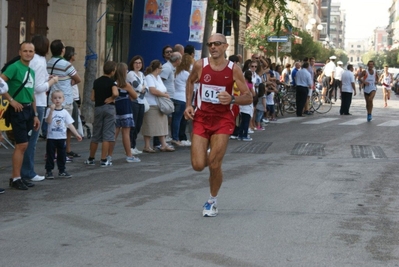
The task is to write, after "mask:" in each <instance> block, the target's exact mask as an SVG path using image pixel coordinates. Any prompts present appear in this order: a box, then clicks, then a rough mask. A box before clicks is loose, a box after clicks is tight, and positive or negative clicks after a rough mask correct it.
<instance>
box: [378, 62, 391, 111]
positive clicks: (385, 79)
mask: <svg viewBox="0 0 399 267" xmlns="http://www.w3.org/2000/svg"><path fill="white" fill-rule="evenodd" d="M379 82H380V83H381V82H382V93H383V95H384V108H386V107H387V106H388V100H389V99H391V87H392V82H393V77H392V74H390V73H389V72H388V66H387V65H385V66H384V72H383V73H382V75H381V77H380V79H379Z"/></svg>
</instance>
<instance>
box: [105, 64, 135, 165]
mask: <svg viewBox="0 0 399 267" xmlns="http://www.w3.org/2000/svg"><path fill="white" fill-rule="evenodd" d="M126 75H127V65H126V64H125V63H118V64H117V65H116V72H115V81H116V86H117V87H118V91H119V96H118V97H117V98H116V99H115V110H116V116H115V126H116V130H115V141H116V139H117V138H118V135H119V131H120V129H121V128H122V144H123V148H124V149H125V154H126V162H129V163H131V162H140V161H141V160H140V159H139V158H137V157H134V156H133V155H132V151H131V150H130V128H131V127H134V120H133V111H132V104H131V102H132V101H131V100H130V99H131V98H132V99H137V93H136V91H134V90H133V87H132V86H131V85H130V84H129V83H127V82H126ZM114 147H115V142H113V143H111V153H110V156H111V157H112V153H113V151H114Z"/></svg>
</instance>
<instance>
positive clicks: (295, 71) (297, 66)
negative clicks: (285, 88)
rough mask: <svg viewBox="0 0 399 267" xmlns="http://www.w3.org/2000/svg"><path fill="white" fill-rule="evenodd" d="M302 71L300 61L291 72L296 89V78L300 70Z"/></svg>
mask: <svg viewBox="0 0 399 267" xmlns="http://www.w3.org/2000/svg"><path fill="white" fill-rule="evenodd" d="M300 69H301V63H300V62H299V61H298V62H295V64H294V68H293V69H292V72H291V79H292V86H293V87H294V88H295V86H296V81H295V76H296V74H297V72H298V70H300Z"/></svg>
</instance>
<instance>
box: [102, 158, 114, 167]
mask: <svg viewBox="0 0 399 267" xmlns="http://www.w3.org/2000/svg"><path fill="white" fill-rule="evenodd" d="M100 165H101V167H108V166H112V162H111V161H109V160H108V159H107V160H106V161H101V164H100Z"/></svg>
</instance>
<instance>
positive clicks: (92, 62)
mask: <svg viewBox="0 0 399 267" xmlns="http://www.w3.org/2000/svg"><path fill="white" fill-rule="evenodd" d="M100 2H101V0H87V6H86V8H87V9H86V27H87V28H86V61H85V64H86V66H85V67H86V70H85V76H84V79H85V81H84V87H83V102H82V107H81V111H82V115H83V116H85V120H86V122H93V117H94V103H93V102H92V101H91V100H90V96H91V91H92V90H93V82H94V80H95V79H96V76H97V54H96V53H95V51H96V50H97V13H98V7H99V5H100Z"/></svg>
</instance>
